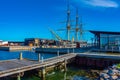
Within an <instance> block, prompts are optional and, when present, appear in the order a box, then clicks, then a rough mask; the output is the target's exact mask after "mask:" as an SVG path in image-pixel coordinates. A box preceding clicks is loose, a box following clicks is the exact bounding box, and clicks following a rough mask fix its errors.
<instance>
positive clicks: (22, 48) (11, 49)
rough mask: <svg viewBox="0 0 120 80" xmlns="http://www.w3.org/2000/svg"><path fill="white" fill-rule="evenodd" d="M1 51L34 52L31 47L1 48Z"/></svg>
mask: <svg viewBox="0 0 120 80" xmlns="http://www.w3.org/2000/svg"><path fill="white" fill-rule="evenodd" d="M0 50H1V51H17V50H32V47H29V46H1V47H0Z"/></svg>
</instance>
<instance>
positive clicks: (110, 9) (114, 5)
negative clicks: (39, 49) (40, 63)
mask: <svg viewBox="0 0 120 80" xmlns="http://www.w3.org/2000/svg"><path fill="white" fill-rule="evenodd" d="M66 5H67V1H66V0H0V39H1V40H14V41H19V40H24V38H31V37H38V38H52V36H51V33H50V32H49V30H48V28H52V29H53V30H55V31H56V30H57V29H61V28H66V26H65V24H64V23H63V24H61V23H60V22H62V21H66V9H67V7H66ZM70 5H71V6H70V8H71V20H75V15H76V7H78V9H79V15H80V16H82V18H83V23H84V24H85V25H84V26H83V28H84V29H85V30H105V31H120V24H119V21H120V1H119V0H70ZM74 24H75V23H74V22H73V23H72V25H74ZM72 27H75V26H72ZM58 34H59V35H60V36H62V37H63V38H65V32H64V34H63V32H58ZM72 36H73V34H72Z"/></svg>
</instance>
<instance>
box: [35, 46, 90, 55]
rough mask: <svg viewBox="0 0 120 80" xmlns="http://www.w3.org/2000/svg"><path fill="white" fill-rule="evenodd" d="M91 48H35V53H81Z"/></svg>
mask: <svg viewBox="0 0 120 80" xmlns="http://www.w3.org/2000/svg"><path fill="white" fill-rule="evenodd" d="M91 48H92V47H83V48H36V49H35V52H36V53H57V52H58V51H59V53H63V54H64V53H83V52H87V51H89V50H91Z"/></svg>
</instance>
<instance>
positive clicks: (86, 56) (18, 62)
mask: <svg viewBox="0 0 120 80" xmlns="http://www.w3.org/2000/svg"><path fill="white" fill-rule="evenodd" d="M40 58H41V57H40V54H38V60H28V59H25V58H23V57H22V53H20V58H19V59H13V60H5V61H0V65H1V66H0V78H3V77H8V76H15V77H16V78H17V80H20V78H21V77H22V76H24V73H25V72H28V71H31V70H36V71H37V72H38V75H39V76H40V77H41V79H42V80H45V75H46V74H47V72H49V71H50V70H51V69H59V70H64V71H67V64H69V63H72V62H73V64H76V65H77V66H80V67H81V66H87V67H94V68H96V69H98V68H102V69H103V68H105V67H108V66H110V65H113V64H117V63H120V55H109V54H102V53H101V54H100V53H89V52H88V53H68V54H64V55H58V56H56V57H53V58H49V59H45V60H44V59H43V58H42V59H40Z"/></svg>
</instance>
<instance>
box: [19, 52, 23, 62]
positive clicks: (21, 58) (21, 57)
mask: <svg viewBox="0 0 120 80" xmlns="http://www.w3.org/2000/svg"><path fill="white" fill-rule="evenodd" d="M19 59H20V60H23V56H22V52H21V53H20V57H19Z"/></svg>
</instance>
